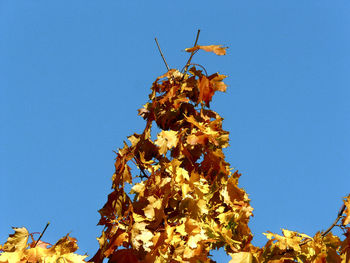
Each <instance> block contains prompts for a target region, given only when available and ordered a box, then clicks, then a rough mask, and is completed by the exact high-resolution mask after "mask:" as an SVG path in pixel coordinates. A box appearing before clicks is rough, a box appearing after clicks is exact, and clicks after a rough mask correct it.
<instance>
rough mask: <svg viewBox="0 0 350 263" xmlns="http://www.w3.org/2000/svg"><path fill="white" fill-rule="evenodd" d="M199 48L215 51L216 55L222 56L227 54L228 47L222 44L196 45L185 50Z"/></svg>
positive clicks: (193, 50)
mask: <svg viewBox="0 0 350 263" xmlns="http://www.w3.org/2000/svg"><path fill="white" fill-rule="evenodd" d="M199 49H203V50H204V51H207V52H214V53H215V54H216V55H219V56H222V55H226V49H227V47H223V46H222V45H210V46H195V47H191V48H186V49H185V51H187V52H195V51H197V50H199Z"/></svg>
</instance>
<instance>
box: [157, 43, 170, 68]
mask: <svg viewBox="0 0 350 263" xmlns="http://www.w3.org/2000/svg"><path fill="white" fill-rule="evenodd" d="M154 40H155V41H156V43H157V47H158V50H159V53H160V55H161V56H162V59H163V61H164V64H165V66H166V68H167V69H168V71H169V70H170V68H169V66H168V63H167V62H166V60H165V58H164V55H163V52H162V50H161V49H160V46H159V44H158V40H157V38H154Z"/></svg>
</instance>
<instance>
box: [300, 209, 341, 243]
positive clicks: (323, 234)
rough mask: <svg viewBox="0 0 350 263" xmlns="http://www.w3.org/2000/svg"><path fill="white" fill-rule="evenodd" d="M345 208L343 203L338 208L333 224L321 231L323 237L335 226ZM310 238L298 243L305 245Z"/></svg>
mask: <svg viewBox="0 0 350 263" xmlns="http://www.w3.org/2000/svg"><path fill="white" fill-rule="evenodd" d="M345 208H346V206H345V204H343V205H342V207H341V208H340V210H339V212H338V216H337V218H336V219H335V220H334V222H333V224H332V225H331V226H330V227H329V228H328V229H327V230H326V231H325V232H323V233H322V237H325V236H326V235H327V234H328V233H329V232H331V230H332V229H333V227H335V226H337V223H338V221H339V220H340V219H341V217H342V215H343V213H344V211H345ZM311 240H312V239H307V240H305V241H304V242H302V243H301V244H300V246H303V245H305V244H306V243H308V242H309V241H311Z"/></svg>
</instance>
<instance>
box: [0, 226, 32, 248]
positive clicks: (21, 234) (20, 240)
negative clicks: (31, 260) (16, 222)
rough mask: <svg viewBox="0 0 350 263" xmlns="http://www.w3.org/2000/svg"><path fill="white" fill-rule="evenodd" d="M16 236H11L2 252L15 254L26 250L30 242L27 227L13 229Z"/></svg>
mask: <svg viewBox="0 0 350 263" xmlns="http://www.w3.org/2000/svg"><path fill="white" fill-rule="evenodd" d="M13 230H15V233H14V234H11V235H9V238H8V239H7V241H6V243H5V244H4V245H3V246H2V250H4V251H6V252H13V251H18V250H22V249H25V248H26V247H27V242H28V236H29V233H28V230H27V229H26V228H25V227H13Z"/></svg>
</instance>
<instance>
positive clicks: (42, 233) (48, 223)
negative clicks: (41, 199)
mask: <svg viewBox="0 0 350 263" xmlns="http://www.w3.org/2000/svg"><path fill="white" fill-rule="evenodd" d="M49 225H50V222H47V224H46V226H45V228H44V230H43V232H41V235H40V236H39V238H38V240H37V241H36V242H35V244H34V247H36V245H37V244H38V242H39V241H40V239H41V238H42V236H43V235H44V233H45V231H46V229H47V227H48V226H49Z"/></svg>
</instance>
